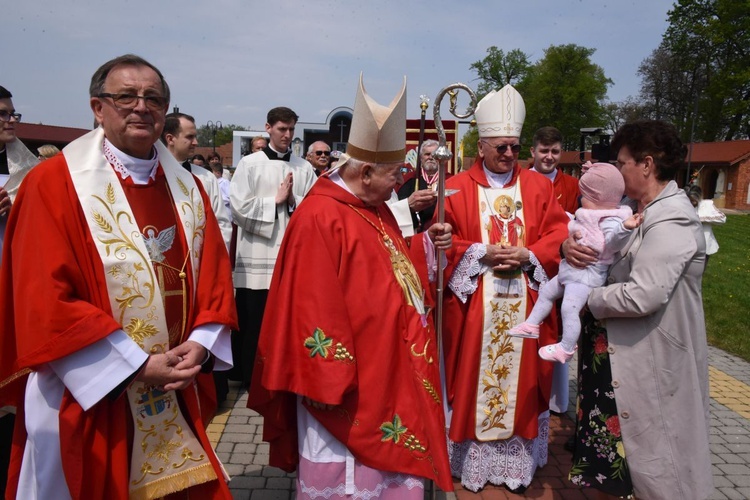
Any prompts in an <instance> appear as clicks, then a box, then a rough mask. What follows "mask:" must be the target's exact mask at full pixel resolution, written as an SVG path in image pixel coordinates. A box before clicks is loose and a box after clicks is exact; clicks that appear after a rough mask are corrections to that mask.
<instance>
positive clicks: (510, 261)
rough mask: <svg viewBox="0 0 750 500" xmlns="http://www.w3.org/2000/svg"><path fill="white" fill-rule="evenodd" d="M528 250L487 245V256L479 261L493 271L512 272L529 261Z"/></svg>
mask: <svg viewBox="0 0 750 500" xmlns="http://www.w3.org/2000/svg"><path fill="white" fill-rule="evenodd" d="M530 258H531V257H530V254H529V249H528V248H526V247H514V246H509V245H487V254H486V255H485V256H484V257H482V258H481V259H479V261H480V262H481V263H482V264H485V265H488V266H490V267H492V269H494V270H495V271H513V270H516V269H518V268H520V267H521V266H524V265H526V264H528V263H529V261H530Z"/></svg>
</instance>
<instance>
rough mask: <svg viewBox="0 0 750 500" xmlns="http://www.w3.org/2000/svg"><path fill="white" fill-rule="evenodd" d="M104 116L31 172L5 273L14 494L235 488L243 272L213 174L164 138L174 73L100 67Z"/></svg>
mask: <svg viewBox="0 0 750 500" xmlns="http://www.w3.org/2000/svg"><path fill="white" fill-rule="evenodd" d="M90 103H91V108H92V110H93V112H94V116H95V118H96V120H97V122H98V123H99V124H100V127H98V128H96V129H95V130H93V131H92V132H90V133H88V134H86V135H85V136H83V137H81V138H80V139H78V140H76V141H74V142H72V143H71V144H69V145H68V146H67V147H66V148H65V149H64V150H63V152H62V154H61V155H57V156H55V157H54V158H52V159H50V160H47V161H45V162H43V163H41V164H40V165H39V166H38V167H36V168H34V170H32V171H31V173H30V174H29V175H28V176H27V177H26V180H25V181H24V183H23V184H22V186H21V189H20V191H19V193H18V197H17V198H16V201H15V204H14V206H13V210H12V211H11V215H10V220H9V221H8V228H7V232H6V240H5V247H4V249H3V250H4V254H3V266H2V273H1V275H0V301H2V310H1V311H0V319H1V321H2V324H1V327H0V328H2V330H0V331H2V336H0V406H2V405H5V404H8V403H10V404H13V405H15V406H17V407H18V414H17V419H16V429H15V439H14V443H13V451H12V458H11V467H10V473H9V482H8V492H7V494H8V495H9V498H24V499H28V498H44V499H46V498H92V499H99V498H108V499H126V498H130V499H133V498H157V497H162V496H166V495H170V494H176V495H177V496H175V497H174V498H181V497H185V498H187V496H188V495H190V497H191V498H216V499H218V498H226V499H229V498H231V494H230V492H229V489H228V487H227V478H226V477H225V475H224V472H223V470H222V467H221V464H220V463H219V461H218V459H217V457H216V454H215V453H214V451H213V449H212V448H211V444H210V443H209V441H208V438H207V436H206V432H205V426H206V425H207V424H208V421H209V419H210V418H211V417H212V416H213V411H214V409H215V395H214V393H213V381H212V379H211V373H210V370H211V368H212V365H213V366H215V367H216V368H219V369H221V368H224V369H226V368H228V367H230V366H231V362H232V359H231V346H230V342H229V331H230V329H231V328H234V327H236V312H235V309H234V300H233V293H232V281H231V274H230V273H231V271H230V267H229V259H228V255H227V251H226V248H225V246H224V242H223V240H222V237H221V232H220V230H219V226H218V223H217V222H216V218H215V217H214V214H213V212H212V211H211V209H210V201H209V200H208V198H207V196H206V193H205V191H204V190H203V188H202V187H201V184H200V182H198V181H196V178H195V177H194V176H193V175H191V174H190V173H189V172H187V171H186V170H184V169H183V168H182V167H181V166H180V165H179V164H178V163H177V161H176V160H175V159H174V158H173V157H172V156H171V155H170V153H169V152H168V151H167V149H166V148H165V147H164V146H162V145H161V144H160V143H159V142H158V140H159V135H160V133H161V131H162V127H163V126H164V117H165V112H166V110H167V108H168V107H169V87H168V85H167V83H166V81H165V80H164V77H163V76H162V74H161V72H159V70H158V69H156V68H155V67H154V66H153V65H151V64H150V63H148V62H146V61H145V60H143V59H141V58H140V57H137V56H132V55H127V56H121V57H118V58H116V59H113V60H111V61H109V62H107V63H105V64H104V65H103V66H101V67H100V68H99V69H98V70H97V72H96V73H94V76H93V77H92V80H91V87H90Z"/></svg>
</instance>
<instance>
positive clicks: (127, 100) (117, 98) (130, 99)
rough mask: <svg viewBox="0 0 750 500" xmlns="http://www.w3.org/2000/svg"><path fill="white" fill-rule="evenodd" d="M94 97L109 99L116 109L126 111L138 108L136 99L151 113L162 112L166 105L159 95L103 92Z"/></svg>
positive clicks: (165, 101)
mask: <svg viewBox="0 0 750 500" xmlns="http://www.w3.org/2000/svg"><path fill="white" fill-rule="evenodd" d="M96 97H109V98H110V99H112V102H113V103H114V104H115V107H116V108H117V109H123V110H127V111H130V110H132V109H135V107H136V106H138V99H143V102H144V104H145V105H146V107H147V108H148V109H150V110H151V111H159V110H163V109H164V108H165V107H166V105H167V99H166V98H164V97H162V96H160V95H134V94H110V93H106V92H104V93H101V94H98V95H97V96H96Z"/></svg>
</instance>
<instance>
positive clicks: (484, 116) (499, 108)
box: [474, 85, 526, 138]
mask: <svg viewBox="0 0 750 500" xmlns="http://www.w3.org/2000/svg"><path fill="white" fill-rule="evenodd" d="M474 117H475V118H476V120H477V130H479V137H480V138H483V137H521V129H522V128H523V121H524V120H525V119H526V105H525V104H524V103H523V97H521V94H519V93H518V91H517V90H516V89H515V88H513V86H511V85H506V86H505V87H503V88H501V89H500V90H493V91H492V92H490V93H489V94H487V95H486V96H484V98H483V99H482V100H481V101H479V104H477V108H476V111H474Z"/></svg>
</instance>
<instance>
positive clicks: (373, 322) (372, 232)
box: [248, 177, 453, 491]
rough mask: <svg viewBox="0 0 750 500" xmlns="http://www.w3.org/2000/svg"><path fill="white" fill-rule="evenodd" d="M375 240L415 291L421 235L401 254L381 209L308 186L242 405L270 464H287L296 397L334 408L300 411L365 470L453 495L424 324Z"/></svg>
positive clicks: (429, 328)
mask: <svg viewBox="0 0 750 500" xmlns="http://www.w3.org/2000/svg"><path fill="white" fill-rule="evenodd" d="M378 214H379V216H380V217H378ZM381 221H382V225H381ZM382 232H385V233H386V234H387V235H388V238H389V239H390V240H391V241H392V242H393V243H394V245H395V246H396V247H397V248H398V250H399V251H400V252H404V251H406V252H409V254H410V257H411V261H412V263H413V264H414V266H415V267H416V269H417V270H419V278H418V279H417V282H419V281H421V286H424V284H426V283H427V277H426V264H425V257H424V250H423V246H422V245H423V243H424V241H423V239H422V238H423V237H426V236H424V235H419V236H416V237H414V238H413V240H412V247H413V248H412V249H411V250H409V249H408V248H407V245H406V242H405V241H404V239H403V238H402V237H401V232H400V230H399V228H398V224H397V223H396V220H395V219H394V217H393V215H392V214H391V212H390V210H389V209H388V208H387V206H386V205H385V204H383V205H381V206H380V207H378V208H377V209H375V208H372V207H367V206H365V205H364V204H363V203H362V201H360V200H359V199H358V198H356V197H355V196H354V195H352V194H350V193H348V192H346V191H345V190H344V189H342V188H341V187H339V186H337V185H335V184H334V183H333V182H332V181H331V180H329V179H328V178H327V177H321V178H319V179H318V181H317V183H316V184H315V185H314V186H313V188H312V190H311V191H310V192H309V194H308V195H307V197H306V198H305V200H304V201H303V202H302V203H301V204H300V207H299V208H298V209H297V210H296V211H295V212H294V216H293V217H292V219H291V223H290V224H289V227H288V228H287V232H286V234H285V236H284V242H283V243H282V245H281V249H280V252H279V258H278V260H277V262H276V268H275V270H274V275H273V279H272V282H271V288H270V291H269V296H268V303H267V306H266V313H265V316H264V318H263V327H262V330H261V335H260V342H259V345H258V355H257V357H256V364H255V371H254V373H253V378H252V385H251V388H250V394H249V397H248V406H249V407H251V408H253V409H255V410H257V411H258V412H259V413H261V414H262V415H263V417H264V434H263V439H264V440H266V441H268V442H269V443H270V445H271V449H270V464H271V465H274V466H276V467H280V468H282V469H284V470H287V471H291V470H294V469H295V468H296V466H297V462H298V460H299V457H298V447H297V429H296V419H297V415H296V408H295V402H296V395H298V394H299V395H302V396H306V397H308V398H310V399H312V400H314V401H318V402H321V403H326V404H328V405H335V407H334V408H333V409H332V410H318V409H315V408H313V407H311V406H307V409H308V411H309V412H310V413H311V414H312V415H313V416H314V417H315V418H316V419H317V420H318V421H319V422H320V423H321V424H322V425H323V426H325V428H326V429H328V431H329V432H331V434H333V436H334V437H335V438H336V439H338V440H339V441H341V442H342V443H343V444H344V445H345V446H346V447H347V448H348V449H349V450H350V451H351V453H352V454H353V455H354V456H355V457H356V458H357V460H359V461H360V462H362V463H363V464H365V465H367V466H368V467H372V468H374V469H378V470H382V471H393V472H401V473H407V474H412V475H416V476H422V477H425V478H429V479H433V480H435V482H436V483H437V484H438V485H439V486H440V488H442V489H443V490H445V491H451V490H452V489H453V485H452V480H451V476H450V468H449V465H448V457H447V445H446V440H445V420H444V416H443V407H442V401H441V390H440V377H439V371H438V364H439V363H438V355H437V350H436V345H435V344H436V341H435V331H434V326H433V323H432V319H431V315H430V314H429V313H428V314H426V315H420V314H419V312H418V311H417V309H416V308H415V307H413V306H412V305H410V304H409V301H408V300H407V298H406V294H405V292H404V288H403V286H402V284H400V283H399V281H398V280H397V279H396V277H395V274H394V264H392V261H391V257H390V255H389V251H388V250H387V248H386V245H385V244H384V238H383V234H382ZM406 286H408V285H406ZM423 319H424V320H425V321H424V322H423Z"/></svg>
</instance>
